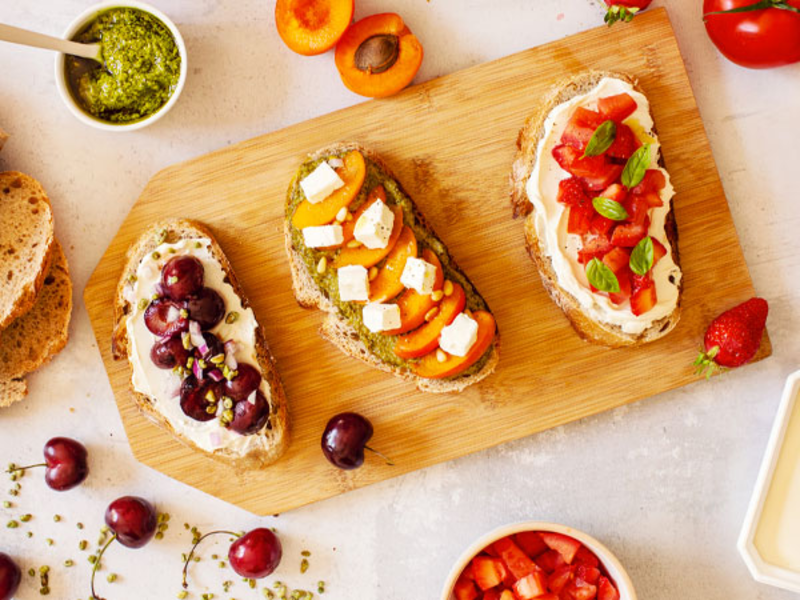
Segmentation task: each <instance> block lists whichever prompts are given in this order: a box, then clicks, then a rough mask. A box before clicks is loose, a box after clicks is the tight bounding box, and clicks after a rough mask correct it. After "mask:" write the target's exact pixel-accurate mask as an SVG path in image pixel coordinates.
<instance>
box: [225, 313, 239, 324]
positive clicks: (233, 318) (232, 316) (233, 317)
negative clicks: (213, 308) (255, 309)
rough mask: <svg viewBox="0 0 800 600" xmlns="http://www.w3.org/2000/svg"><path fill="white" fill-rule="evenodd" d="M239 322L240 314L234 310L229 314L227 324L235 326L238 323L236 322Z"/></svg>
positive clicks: (226, 319)
mask: <svg viewBox="0 0 800 600" xmlns="http://www.w3.org/2000/svg"><path fill="white" fill-rule="evenodd" d="M238 320H239V313H238V312H236V311H234V310H232V311H231V312H229V313H228V315H227V316H226V317H225V322H226V323H227V324H228V325H233V324H234V323H236V321H238Z"/></svg>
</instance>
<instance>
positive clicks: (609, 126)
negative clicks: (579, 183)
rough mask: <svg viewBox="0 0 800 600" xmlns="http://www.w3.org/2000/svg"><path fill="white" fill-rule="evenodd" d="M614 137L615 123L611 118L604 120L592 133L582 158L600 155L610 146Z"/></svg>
mask: <svg viewBox="0 0 800 600" xmlns="http://www.w3.org/2000/svg"><path fill="white" fill-rule="evenodd" d="M616 138H617V124H616V123H614V121H611V120H608V121H606V122H605V123H603V124H602V125H600V127H598V128H597V129H596V130H595V132H594V133H593V134H592V138H591V139H590V140H589V143H588V144H587V146H586V150H585V151H584V153H583V156H584V158H585V157H587V156H600V155H601V154H602V153H603V152H605V151H606V150H608V149H609V148H610V147H611V144H613V143H614V140H615V139H616Z"/></svg>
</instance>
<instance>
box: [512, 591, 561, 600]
mask: <svg viewBox="0 0 800 600" xmlns="http://www.w3.org/2000/svg"><path fill="white" fill-rule="evenodd" d="M500 600H517V599H516V598H514V592H512V591H511V590H503V591H502V592H500ZM556 600H558V599H557V598H556Z"/></svg>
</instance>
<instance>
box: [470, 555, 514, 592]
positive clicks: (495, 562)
mask: <svg viewBox="0 0 800 600" xmlns="http://www.w3.org/2000/svg"><path fill="white" fill-rule="evenodd" d="M472 572H473V573H474V575H475V583H477V584H478V587H479V588H481V590H483V591H486V590H488V589H489V588H493V587H494V586H496V585H497V584H499V583H500V582H501V581H503V579H505V577H506V573H507V569H506V566H505V565H504V564H503V561H502V560H500V559H499V558H492V557H490V556H476V557H475V558H473V559H472Z"/></svg>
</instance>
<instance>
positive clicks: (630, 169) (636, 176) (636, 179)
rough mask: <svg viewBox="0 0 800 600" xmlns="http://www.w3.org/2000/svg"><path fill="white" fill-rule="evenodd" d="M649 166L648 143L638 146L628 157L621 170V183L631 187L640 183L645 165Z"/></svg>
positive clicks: (645, 168) (644, 171)
mask: <svg viewBox="0 0 800 600" xmlns="http://www.w3.org/2000/svg"><path fill="white" fill-rule="evenodd" d="M649 166H650V144H645V145H644V146H642V147H641V148H639V149H638V150H637V151H636V152H634V153H633V155H632V156H631V157H630V158H629V159H628V162H627V163H626V164H625V169H623V171H622V185H624V186H625V187H626V188H628V189H631V188H633V187H636V186H637V185H639V184H640V183H642V179H644V174H645V173H646V172H647V167H649Z"/></svg>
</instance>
